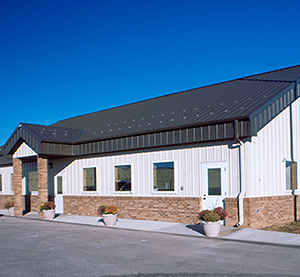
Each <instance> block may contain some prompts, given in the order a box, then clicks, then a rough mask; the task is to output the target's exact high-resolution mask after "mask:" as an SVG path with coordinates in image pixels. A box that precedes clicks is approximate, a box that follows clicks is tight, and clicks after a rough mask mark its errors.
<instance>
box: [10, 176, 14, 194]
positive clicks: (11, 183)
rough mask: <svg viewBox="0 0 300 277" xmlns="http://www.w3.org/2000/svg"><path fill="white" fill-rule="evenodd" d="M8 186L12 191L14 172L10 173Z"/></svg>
mask: <svg viewBox="0 0 300 277" xmlns="http://www.w3.org/2000/svg"><path fill="white" fill-rule="evenodd" d="M10 187H11V191H14V174H13V173H11V175H10Z"/></svg>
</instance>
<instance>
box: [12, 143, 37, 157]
mask: <svg viewBox="0 0 300 277" xmlns="http://www.w3.org/2000/svg"><path fill="white" fill-rule="evenodd" d="M36 155H37V153H36V152H34V151H33V150H32V149H31V148H30V147H29V146H28V145H27V144H26V143H25V142H23V143H22V144H21V145H20V147H19V148H18V149H17V151H16V152H15V153H14V155H13V157H14V158H22V157H29V156H36Z"/></svg>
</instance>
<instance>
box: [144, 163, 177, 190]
mask: <svg viewBox="0 0 300 277" xmlns="http://www.w3.org/2000/svg"><path fill="white" fill-rule="evenodd" d="M170 162H172V163H174V190H173V191H165V190H155V189H154V164H156V163H170ZM150 176H151V182H150V185H151V189H150V191H151V194H154V195H159V194H169V195H177V194H178V190H177V183H178V167H177V161H176V160H154V161H151V174H150Z"/></svg>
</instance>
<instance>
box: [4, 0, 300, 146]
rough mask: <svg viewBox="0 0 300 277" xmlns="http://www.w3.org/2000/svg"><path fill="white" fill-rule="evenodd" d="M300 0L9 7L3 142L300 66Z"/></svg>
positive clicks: (85, 0) (100, 1)
mask: <svg viewBox="0 0 300 277" xmlns="http://www.w3.org/2000/svg"><path fill="white" fill-rule="evenodd" d="M299 10H300V1H298V0H297V1H290V0H282V1H276V0H273V1H263V0H260V1H256V0H251V1H230V0H229V1H223V0H222V1H221V0H220V1H218V0H217V1H213V0H212V1H208V0H207V1H201V0H198V1H197V0H181V1H179V0H151V1H150V0H148V1H146V0H130V1H129V0H128V1H126V0H118V1H115V0H109V1H108V0H93V1H92V0H80V1H79V0H77V1H76V0H72V1H71V0H68V1H67V0H53V1H46V0H10V1H5V0H0V65H1V66H0V74H1V75H0V93H1V108H0V145H3V144H5V142H6V141H7V140H8V138H9V136H10V135H11V134H12V132H13V131H14V129H15V128H16V127H17V126H18V124H19V123H21V122H24V123H33V124H42V125H50V124H52V123H55V122H57V121H58V120H61V119H66V118H69V117H73V116H77V115H81V114H86V113H90V112H95V111H99V110H103V109H108V108H111V107H115V106H119V105H124V104H128V103H132V102H136V101H140V100H144V99H149V98H153V97H157V96H160V95H165V94H169V93H173V92H178V91H182V90H187V89H190V88H195V87H201V86H204V85H209V84H213V83H218V82H222V81H227V80H232V79H235V78H239V77H243V76H248V75H253V74H256V73H261V72H265V71H270V70H275V69H280V68H284V67H288V66H293V65H297V64H300V51H299V45H300V36H299V30H300V28H299V27H300V23H299V22H300V21H299V18H298V11H299Z"/></svg>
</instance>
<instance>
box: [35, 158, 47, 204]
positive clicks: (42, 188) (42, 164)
mask: <svg viewBox="0 0 300 277" xmlns="http://www.w3.org/2000/svg"><path fill="white" fill-rule="evenodd" d="M37 170H38V191H39V204H42V203H44V202H47V201H48V160H47V159H44V158H41V157H38V158H37Z"/></svg>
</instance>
